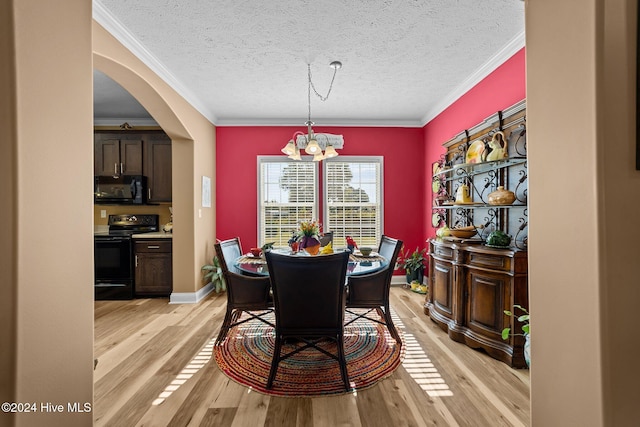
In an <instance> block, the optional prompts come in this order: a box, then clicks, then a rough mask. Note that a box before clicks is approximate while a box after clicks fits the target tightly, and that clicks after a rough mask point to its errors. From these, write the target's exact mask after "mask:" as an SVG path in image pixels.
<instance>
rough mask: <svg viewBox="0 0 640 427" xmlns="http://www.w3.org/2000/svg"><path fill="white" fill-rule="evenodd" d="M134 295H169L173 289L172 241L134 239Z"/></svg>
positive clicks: (168, 239)
mask: <svg viewBox="0 0 640 427" xmlns="http://www.w3.org/2000/svg"><path fill="white" fill-rule="evenodd" d="M134 253H135V262H134V265H135V282H134V283H135V284H134V290H135V294H136V296H142V297H145V296H169V295H170V294H171V292H172V290H173V267H172V241H171V239H170V238H167V239H135V244H134Z"/></svg>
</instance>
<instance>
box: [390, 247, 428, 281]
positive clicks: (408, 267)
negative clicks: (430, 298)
mask: <svg viewBox="0 0 640 427" xmlns="http://www.w3.org/2000/svg"><path fill="white" fill-rule="evenodd" d="M426 255H427V250H426V249H420V248H419V247H417V248H416V250H415V251H413V252H412V253H411V254H409V253H408V252H406V251H405V250H404V248H402V250H401V251H400V255H399V256H398V264H397V268H402V269H403V270H404V271H405V272H406V274H407V283H411V282H413V281H414V280H416V281H418V283H422V282H423V279H424V263H425V261H426V260H427V257H426Z"/></svg>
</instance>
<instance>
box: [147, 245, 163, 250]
mask: <svg viewBox="0 0 640 427" xmlns="http://www.w3.org/2000/svg"><path fill="white" fill-rule="evenodd" d="M147 249H160V246H158V245H150V246H147Z"/></svg>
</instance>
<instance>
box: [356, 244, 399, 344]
mask: <svg viewBox="0 0 640 427" xmlns="http://www.w3.org/2000/svg"><path fill="white" fill-rule="evenodd" d="M401 247H402V240H397V239H392V238H391V237H388V236H382V239H381V240H380V245H379V247H378V253H379V254H380V255H381V256H383V257H384V258H386V259H387V260H388V261H389V265H387V267H386V268H384V269H383V270H379V271H376V272H375V273H370V274H363V275H358V276H350V277H349V281H348V288H349V289H348V295H347V312H348V313H349V314H351V315H353V316H354V318H353V319H351V320H349V321H348V322H347V323H346V325H349V324H350V323H352V322H355V321H356V320H358V319H363V318H364V319H368V320H370V321H373V322H377V323H380V324H382V325H386V327H387V329H388V330H389V334H391V336H392V337H393V338H394V339H395V340H396V341H397V342H398V344H402V339H401V338H400V334H398V331H397V330H396V327H395V325H394V324H393V320H392V319H391V312H390V310H389V290H390V288H391V278H392V277H393V270H394V269H395V265H396V259H397V258H398V253H399V252H400V248H401ZM353 308H362V309H368V310H367V311H366V312H364V313H362V312H355V311H352V310H350V309H353ZM374 310H375V311H376V312H377V313H378V315H379V316H380V318H381V319H382V320H378V319H376V318H373V317H370V316H369V314H370V313H371V312H372V311H374ZM346 325H345V326H346Z"/></svg>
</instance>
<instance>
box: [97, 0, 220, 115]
mask: <svg viewBox="0 0 640 427" xmlns="http://www.w3.org/2000/svg"><path fill="white" fill-rule="evenodd" d="M92 3H93V13H92V14H93V19H94V20H95V21H96V22H97V23H98V24H100V25H102V26H103V27H104V29H105V30H107V31H108V32H109V33H110V34H111V35H112V36H113V37H115V38H116V40H118V41H119V42H120V43H122V45H123V46H124V47H125V48H127V49H128V50H130V51H131V53H133V55H135V56H136V57H137V58H138V59H140V61H142V62H143V63H144V64H145V65H146V66H147V67H149V68H150V69H151V70H152V71H153V72H154V73H156V74H157V75H158V76H159V77H160V78H161V79H162V80H164V82H165V83H166V84H168V85H169V86H170V87H171V88H172V89H173V90H175V91H176V92H178V94H179V95H180V96H181V97H183V98H184V99H185V100H186V101H187V102H188V103H189V104H191V106H193V108H195V109H196V110H198V112H199V113H200V114H202V115H203V116H204V117H206V118H207V120H209V121H210V122H211V123H212V124H215V122H216V117H215V115H214V114H213V112H212V111H210V110H209V109H208V108H207V107H206V106H205V104H203V103H202V102H201V101H200V100H199V99H198V97H197V96H195V95H194V94H193V93H192V92H191V91H190V90H188V89H187V88H186V87H185V86H184V85H183V84H182V83H181V82H180V80H178V79H177V78H176V77H175V76H174V75H173V74H171V72H170V71H169V70H167V68H166V67H165V66H164V65H163V64H162V63H161V62H160V61H159V60H158V59H157V58H156V57H155V56H154V55H153V54H152V53H151V52H149V51H148V50H147V48H145V47H144V46H143V45H142V43H140V42H139V41H138V40H137V39H136V38H135V37H134V36H133V34H131V32H129V30H128V29H127V28H126V27H125V26H124V25H123V24H122V23H121V22H120V21H119V20H118V19H117V18H116V17H115V16H113V15H112V14H111V13H110V12H109V10H108V9H107V8H106V7H104V5H103V4H102V3H101V2H100V0H92Z"/></svg>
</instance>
